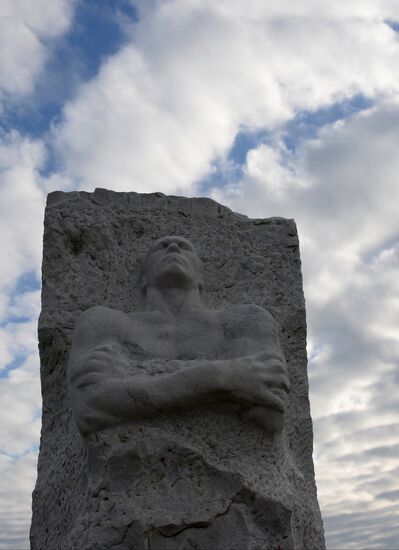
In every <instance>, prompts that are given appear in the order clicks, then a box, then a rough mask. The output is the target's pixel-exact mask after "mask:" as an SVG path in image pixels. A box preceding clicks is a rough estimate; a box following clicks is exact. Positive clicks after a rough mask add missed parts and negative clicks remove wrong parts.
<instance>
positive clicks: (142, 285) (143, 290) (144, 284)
mask: <svg viewBox="0 0 399 550" xmlns="http://www.w3.org/2000/svg"><path fill="white" fill-rule="evenodd" d="M137 286H138V287H139V289H140V292H141V294H143V295H144V294H145V293H146V292H147V277H146V276H145V274H144V273H141V275H140V278H139V282H138V285H137Z"/></svg>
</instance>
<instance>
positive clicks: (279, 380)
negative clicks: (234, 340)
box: [220, 351, 290, 413]
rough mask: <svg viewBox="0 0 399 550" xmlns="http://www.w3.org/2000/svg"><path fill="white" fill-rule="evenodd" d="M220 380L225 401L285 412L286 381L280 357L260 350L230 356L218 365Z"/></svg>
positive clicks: (285, 372) (287, 381)
mask: <svg viewBox="0 0 399 550" xmlns="http://www.w3.org/2000/svg"><path fill="white" fill-rule="evenodd" d="M220 380H221V385H222V389H223V391H225V392H226V398H227V399H228V400H229V401H236V402H239V403H242V404H243V405H247V406H248V407H259V406H260V407H266V408H269V409H275V410H276V411H277V412H279V413H284V411H285V405H284V400H283V398H282V397H284V395H285V394H287V393H288V392H289V391H290V382H289V378H288V374H287V371H286V368H285V362H284V359H283V357H282V356H278V355H276V354H273V355H272V354H270V353H269V352H266V351H264V352H260V353H256V354H254V355H249V356H246V357H240V358H237V359H233V360H232V361H231V362H229V364H225V365H223V366H222V368H221V372H220ZM278 394H280V395H278ZM281 396H282V397H281Z"/></svg>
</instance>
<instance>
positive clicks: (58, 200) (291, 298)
mask: <svg viewBox="0 0 399 550" xmlns="http://www.w3.org/2000/svg"><path fill="white" fill-rule="evenodd" d="M165 235H181V236H183V237H186V238H187V239H189V240H190V241H191V242H193V243H194V244H195V246H196V248H197V251H198V254H199V256H200V257H201V259H202V261H203V263H204V278H205V300H206V307H207V308H209V309H221V308H225V307H227V306H231V305H234V304H237V305H238V304H257V305H258V306H261V307H262V308H264V309H266V310H267V311H269V312H270V313H271V314H272V315H273V317H274V319H275V321H276V323H277V326H278V329H279V338H280V342H281V347H282V349H283V352H284V354H285V358H286V361H287V368H288V371H289V377H290V380H291V385H292V388H291V392H290V394H289V399H288V402H287V412H286V418H285V426H284V428H283V431H282V432H280V433H275V434H271V433H268V432H267V431H265V430H262V428H261V427H259V426H258V425H257V424H255V423H253V422H251V421H249V420H245V419H243V418H241V417H239V416H238V415H237V414H235V412H234V411H230V410H229V408H228V407H227V406H224V405H223V406H222V405H220V406H217V405H216V406H213V407H194V408H193V409H191V410H183V411H180V412H179V413H174V412H173V411H172V412H170V413H168V414H164V415H162V416H160V417H159V418H158V419H157V420H154V419H142V420H139V419H137V420H134V421H132V422H127V423H124V424H123V425H119V426H113V427H108V428H107V427H106V428H104V429H101V430H98V431H96V432H93V433H90V434H88V435H86V436H82V435H81V434H80V433H79V431H78V429H77V427H76V423H75V420H74V417H73V414H72V410H71V403H70V399H69V394H68V385H67V378H66V370H67V363H68V357H69V352H70V347H71V338H72V331H73V328H74V326H75V322H76V320H77V318H78V317H79V315H80V314H81V313H82V312H83V311H85V310H88V309H89V308H91V307H93V306H95V305H102V306H106V307H109V308H113V309H117V310H120V311H123V312H131V311H138V310H140V308H142V297H141V294H140V291H139V288H138V284H137V283H138V277H139V271H140V266H141V264H142V261H143V259H144V257H145V255H146V252H147V251H148V249H149V247H150V246H151V244H152V243H153V241H154V240H155V239H157V238H159V237H162V236H165ZM39 348H40V358H41V381H42V394H43V420H42V434H41V445H40V454H39V465H38V478H37V483H36V488H35V490H34V493H33V519H32V527H31V548H32V550H44V549H59V550H72V549H76V550H94V549H97V550H102V549H104V550H105V549H108V548H112V549H114V550H129V549H133V548H134V550H157V549H163V550H169V549H170V550H175V549H178V548H180V549H184V550H185V549H187V550H188V549H191V548H196V549H198V550H233V549H234V550H244V549H248V550H249V549H251V550H255V549H257V550H261V549H262V550H263V549H266V548H267V549H276V550H277V549H282V548H284V549H291V548H292V549H293V548H295V549H298V550H300V549H301V550H302V549H305V548H306V550H311V549H315V550H316V549H317V550H320V549H323V548H324V537H323V526H322V520H321V515H320V510H319V506H318V502H317V494H316V486H315V480H314V469H313V461H312V447H313V434H312V422H311V417H310V410H309V399H308V380H307V357H306V317H305V303H304V297H303V290H302V276H301V263H300V257H299V246H298V237H297V232H296V226H295V223H294V221H293V220H288V219H283V218H268V219H249V218H247V217H246V216H243V215H240V214H236V213H233V212H232V211H231V210H229V209H228V208H226V207H224V206H221V205H219V204H217V203H216V202H214V201H212V200H211V199H207V198H193V199H188V198H183V197H174V196H165V195H163V194H161V193H153V194H137V193H115V192H111V191H107V190H104V189H96V191H95V192H94V193H86V192H71V193H62V192H55V193H51V194H50V195H49V196H48V202H47V208H46V214H45V230H44V253H43V290H42V313H41V316H40V321H39ZM161 363H162V362H159V363H158V365H157V364H156V362H155V364H153V365H152V366H151V369H152V370H151V369H150V371H151V372H150V371H149V374H151V375H156V374H157V369H158V370H161V369H162V368H163V367H162V364H161ZM154 365H155V366H154Z"/></svg>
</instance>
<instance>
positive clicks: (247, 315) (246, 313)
mask: <svg viewBox="0 0 399 550" xmlns="http://www.w3.org/2000/svg"><path fill="white" fill-rule="evenodd" d="M220 312H221V315H222V317H224V318H226V319H229V318H231V319H234V320H242V321H248V320H250V321H251V320H252V321H253V320H258V321H264V322H269V323H275V320H274V317H273V315H272V314H271V313H270V312H269V311H267V309H264V308H263V307H261V306H258V305H257V304H235V305H231V306H228V307H226V308H225V309H223V310H220Z"/></svg>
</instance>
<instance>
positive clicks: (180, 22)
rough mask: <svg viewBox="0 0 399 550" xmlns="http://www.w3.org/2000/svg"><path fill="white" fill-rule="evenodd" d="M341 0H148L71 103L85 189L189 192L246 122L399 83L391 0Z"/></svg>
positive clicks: (64, 139)
mask: <svg viewBox="0 0 399 550" xmlns="http://www.w3.org/2000/svg"><path fill="white" fill-rule="evenodd" d="M337 4H338V6H337V5H336V3H334V6H328V7H327V6H323V7H320V6H319V5H317V6H315V5H314V2H311V1H308V2H304V3H301V7H296V6H293V5H292V3H289V5H288V4H287V3H283V7H280V6H279V5H277V3H272V4H271V5H270V6H269V3H268V4H267V9H266V8H265V4H264V2H260V1H258V2H254V1H253V2H251V7H250V8H249V7H248V6H247V4H245V8H244V6H243V4H242V2H229V3H226V2H216V3H215V2H213V3H210V2H195V1H193V2H190V3H187V2H185V3H183V2H181V1H177V0H176V1H168V2H161V3H157V2H149V3H140V6H141V12H140V22H139V24H137V25H136V26H135V27H134V31H133V34H132V37H133V38H132V40H131V41H130V42H128V43H127V44H126V45H125V46H124V47H122V48H121V50H120V51H119V52H118V53H117V54H116V55H114V56H112V57H110V58H109V59H108V60H107V61H106V62H105V63H104V64H103V66H102V68H101V69H100V71H99V74H98V76H97V77H96V78H93V79H92V80H91V81H90V82H88V83H87V84H86V85H84V86H83V87H82V88H81V90H80V92H79V93H78V94H77V97H76V98H75V99H74V100H73V101H71V102H69V103H68V104H67V105H66V106H65V109H64V116H63V123H62V124H61V125H60V126H59V127H57V128H56V129H55V132H54V139H55V141H56V143H57V151H58V154H59V156H60V158H61V160H62V162H63V165H64V168H65V170H66V173H67V174H68V175H69V177H71V178H72V179H73V180H74V181H76V182H77V184H78V185H79V187H80V188H84V189H88V190H90V189H93V187H94V186H99V187H107V188H112V189H116V190H118V189H119V190H128V189H134V190H136V191H146V190H148V189H149V188H150V189H156V190H158V191H164V192H171V191H173V192H181V193H191V192H194V191H195V189H196V186H197V184H198V182H199V181H200V180H201V179H202V178H203V177H204V176H205V175H206V174H207V173H209V171H210V170H211V168H212V163H213V162H214V160H215V159H217V158H221V157H223V156H224V155H225V154H226V153H227V151H228V150H229V148H230V147H231V146H232V144H233V141H234V138H235V136H236V134H237V132H238V131H239V130H240V129H241V128H251V129H256V128H268V129H273V128H276V127H277V126H278V125H281V124H282V123H284V122H285V121H287V120H289V119H291V118H292V117H293V116H294V114H295V113H296V112H298V111H299V110H301V109H311V110H316V109H318V108H319V107H321V106H324V105H327V104H329V103H331V102H333V101H337V100H341V99H343V98H348V97H351V96H353V95H355V94H357V93H363V94H366V95H369V96H377V95H378V94H387V93H388V94H391V93H393V92H394V91H395V90H397V89H398V84H397V78H396V67H397V65H398V62H399V43H398V41H397V40H396V35H395V32H394V31H393V29H392V28H391V27H389V26H388V25H387V24H385V23H384V19H385V18H387V17H388V15H389V16H390V17H391V18H392V16H393V14H394V12H393V6H392V5H391V4H388V3H381V2H380V3H378V4H376V3H372V2H366V3H365V5H363V4H361V3H359V2H357V3H355V4H354V5H353V6H352V7H348V6H347V5H344V4H345V3H343V2H339V3H337ZM332 60H333V61H332ZM93 136H94V138H93Z"/></svg>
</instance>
